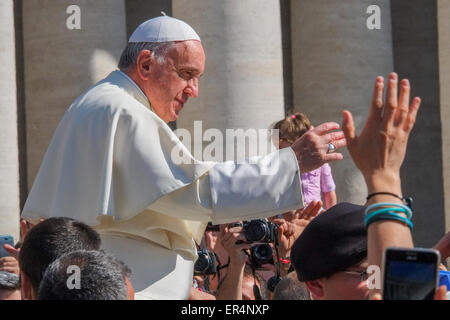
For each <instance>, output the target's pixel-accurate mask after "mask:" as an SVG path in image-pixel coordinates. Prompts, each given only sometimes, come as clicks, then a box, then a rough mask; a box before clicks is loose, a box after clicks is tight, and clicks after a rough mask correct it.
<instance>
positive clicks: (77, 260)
mask: <svg viewBox="0 0 450 320" xmlns="http://www.w3.org/2000/svg"><path fill="white" fill-rule="evenodd" d="M123 266H124V265H123V263H121V262H120V261H118V260H117V259H116V258H115V257H114V256H112V255H110V254H108V253H106V252H103V251H85V250H78V251H73V252H70V253H68V254H65V255H63V256H61V257H59V258H58V259H56V260H55V261H53V262H52V263H51V264H50V265H49V266H48V268H47V270H46V271H45V273H44V276H43V278H42V281H41V284H40V286H39V291H38V300H127V299H128V288H127V285H126V283H125V278H124V273H123V271H124V270H123ZM77 268H79V269H78V271H79V274H78V277H79V278H78V279H79V282H78V283H77V281H76V280H75V281H72V277H74V276H76V275H75V273H74V272H76V270H77ZM73 279H75V278H73ZM70 284H72V286H71V285H70Z"/></svg>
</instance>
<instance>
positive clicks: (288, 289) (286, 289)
mask: <svg viewBox="0 0 450 320" xmlns="http://www.w3.org/2000/svg"><path fill="white" fill-rule="evenodd" d="M272 300H311V299H310V296H309V291H308V288H307V287H306V285H305V284H304V283H303V282H301V281H299V280H298V279H297V274H296V272H295V271H294V272H290V273H288V274H287V275H286V276H285V277H284V278H283V279H282V280H281V281H280V282H278V284H277V286H276V287H275V290H274V291H273V296H272Z"/></svg>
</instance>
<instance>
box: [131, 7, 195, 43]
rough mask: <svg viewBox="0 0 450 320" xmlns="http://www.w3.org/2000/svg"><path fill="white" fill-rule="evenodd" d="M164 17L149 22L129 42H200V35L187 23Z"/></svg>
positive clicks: (138, 29) (140, 27)
mask: <svg viewBox="0 0 450 320" xmlns="http://www.w3.org/2000/svg"><path fill="white" fill-rule="evenodd" d="M162 14H163V16H161V17H157V18H153V19H150V20H147V21H145V22H143V23H141V25H139V27H137V28H136V30H134V32H133V34H132V35H131V37H130V40H128V42H168V41H186V40H198V41H201V40H200V37H199V36H198V34H197V33H196V32H195V31H194V29H192V27H191V26H190V25H188V24H187V23H186V22H184V21H181V20H178V19H175V18H172V17H168V16H166V15H165V14H164V13H163V12H162Z"/></svg>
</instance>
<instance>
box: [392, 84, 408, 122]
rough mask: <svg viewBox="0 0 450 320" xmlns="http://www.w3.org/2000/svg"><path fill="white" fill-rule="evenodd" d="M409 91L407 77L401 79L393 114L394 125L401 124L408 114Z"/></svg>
mask: <svg viewBox="0 0 450 320" xmlns="http://www.w3.org/2000/svg"><path fill="white" fill-rule="evenodd" d="M410 91H411V87H410V85H409V81H408V79H403V80H402V82H401V84H400V97H399V100H398V108H397V112H396V114H395V121H394V124H395V125H402V124H403V121H405V119H406V116H407V115H408V110H409V94H410Z"/></svg>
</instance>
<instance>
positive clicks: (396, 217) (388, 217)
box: [364, 214, 413, 230]
mask: <svg viewBox="0 0 450 320" xmlns="http://www.w3.org/2000/svg"><path fill="white" fill-rule="evenodd" d="M383 220H396V221H400V222H403V223H405V224H406V225H407V226H408V227H409V228H410V229H411V230H412V229H413V223H412V222H411V220H409V219H407V218H404V217H401V216H399V215H396V214H394V215H387V214H380V215H377V216H374V217H373V218H372V219H370V220H367V221H366V220H365V221H364V225H365V227H366V229H367V228H368V227H369V225H370V224H372V223H373V222H376V221H383Z"/></svg>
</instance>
